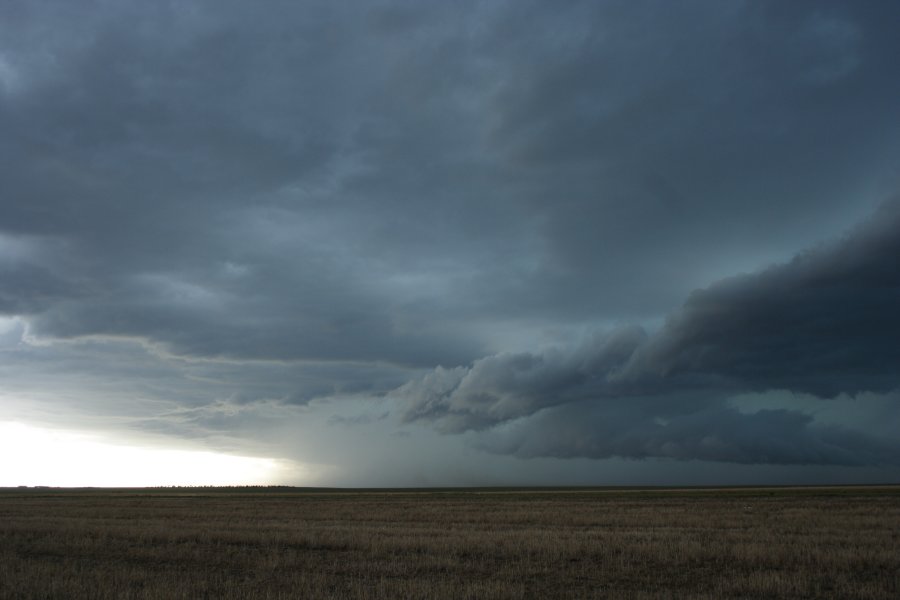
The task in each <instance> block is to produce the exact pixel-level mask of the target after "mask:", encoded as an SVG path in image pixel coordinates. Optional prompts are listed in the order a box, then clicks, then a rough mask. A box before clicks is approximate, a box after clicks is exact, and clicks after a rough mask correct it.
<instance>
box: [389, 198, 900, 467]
mask: <svg viewBox="0 0 900 600" xmlns="http://www.w3.org/2000/svg"><path fill="white" fill-rule="evenodd" d="M897 256H900V201H896V200H895V201H892V202H889V203H886V204H885V205H884V206H882V207H881V209H880V210H879V211H878V212H877V213H876V214H875V215H874V216H873V217H872V218H871V219H870V220H869V221H868V222H867V223H865V224H864V225H862V226H859V227H857V228H856V229H854V230H853V231H852V232H850V233H849V234H848V235H847V236H846V237H845V238H844V239H842V240H840V241H839V242H836V243H833V244H830V245H822V246H820V247H817V248H815V249H812V250H809V251H807V252H804V253H802V254H800V255H798V256H797V257H795V258H794V259H793V260H792V261H790V262H788V263H786V264H781V265H775V266H771V267H769V268H767V269H766V270H764V271H761V272H758V273H754V274H747V275H739V276H734V277H731V278H728V279H725V280H722V281H719V282H717V283H715V284H713V285H711V286H709V287H708V288H705V289H702V290H698V291H696V292H694V293H693V294H691V295H690V296H689V298H688V299H687V301H686V302H685V303H684V305H683V306H682V307H681V308H679V309H678V310H676V311H675V312H674V313H673V314H672V315H670V316H669V317H668V319H667V320H666V322H665V324H664V325H663V327H662V328H661V329H660V330H659V331H657V332H656V333H654V334H653V335H647V334H645V333H644V332H643V330H641V329H639V328H625V329H619V330H617V331H614V332H613V333H612V334H610V335H606V336H594V337H593V338H592V339H591V340H590V341H589V342H587V343H584V344H582V345H580V346H578V347H576V348H574V349H570V350H567V351H566V350H560V349H551V350H547V351H545V352H542V353H519V354H509V353H507V354H498V355H494V356H489V357H485V358H482V359H479V360H477V361H475V362H474V363H473V364H472V366H471V367H457V368H455V369H444V368H441V367H438V368H437V369H435V370H434V371H433V372H431V373H429V374H427V375H425V376H424V377H422V378H420V379H417V380H414V381H411V382H409V383H407V384H405V385H404V386H402V387H401V388H399V389H398V390H397V392H396V395H397V396H398V397H401V398H403V399H404V400H405V402H406V403H407V407H406V409H405V412H404V419H405V420H406V421H407V422H414V421H432V422H434V423H435V424H436V425H437V427H438V429H440V430H442V431H444V432H462V431H466V430H484V429H488V428H491V427H496V426H498V425H502V424H505V423H507V422H513V421H516V420H518V419H522V418H527V417H531V416H532V415H535V414H537V413H539V412H541V411H543V410H545V409H550V410H551V414H550V415H544V416H541V417H540V418H537V419H532V420H531V421H530V424H529V425H526V426H524V427H525V428H527V430H528V432H529V433H528V436H525V435H524V434H522V433H521V432H519V435H518V437H517V438H515V440H514V441H509V440H507V441H506V442H505V444H506V445H505V446H504V445H502V444H501V445H499V446H496V447H497V448H505V449H506V450H508V451H511V452H514V453H516V454H519V455H524V456H532V455H534V456H588V457H609V456H622V457H628V458H644V457H648V456H661V457H671V458H679V459H700V460H722V461H731V462H748V463H752V462H771V463H802V464H807V463H810V464H817V463H828V464H856V463H857V462H860V463H865V464H868V463H869V462H871V461H874V462H875V463H880V462H891V463H896V462H897V460H898V458H900V454H898V450H900V445H898V444H896V443H887V442H878V441H877V440H872V439H868V438H867V437H866V436H865V435H863V434H859V433H854V432H851V431H849V430H843V429H841V428H839V427H827V428H824V427H817V426H815V425H814V424H813V418H812V417H810V416H809V415H806V414H803V413H799V412H796V411H789V410H764V411H759V412H756V413H754V414H744V413H741V412H739V411H737V410H735V409H733V408H730V407H728V405H727V402H726V399H727V396H728V395H729V394H735V393H740V392H747V391H767V390H789V391H791V392H797V393H806V394H814V395H818V396H820V397H825V398H828V397H834V396H837V395H839V394H849V395H853V394H857V393H859V392H879V393H883V392H888V391H891V390H894V389H897V388H898V387H900V368H898V365H900V348H898V346H897V343H896V340H897V339H900V318H898V314H897V306H900V270H898V269H897V266H896V265H897ZM562 405H567V408H565V409H561V410H554V409H556V408H557V407H560V406H562ZM571 406H578V407H579V408H578V410H575V409H573V408H572V407H571ZM520 429H521V428H520Z"/></svg>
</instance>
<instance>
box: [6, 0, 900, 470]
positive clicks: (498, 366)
mask: <svg viewBox="0 0 900 600" xmlns="http://www.w3.org/2000/svg"><path fill="white" fill-rule="evenodd" d="M898 24H900V3H896V2H887V1H885V2H850V1H847V2H827V1H818V0H817V1H815V2H803V1H794V2H783V1H781V0H772V1H766V0H754V1H747V2H742V1H738V0H733V1H732V0H728V1H718V0H706V1H698V2H691V1H686V2H670V1H668V0H659V1H652V0H642V1H638V2H635V1H633V0H628V1H624V0H623V1H614V0H609V1H603V2H594V1H590V2H566V3H551V2H545V3H538V2H522V1H508V2H465V1H461V2H421V1H415V2H413V1H410V2H370V1H366V2H326V1H322V2H316V1H304V2H294V1H290V2H288V1H284V2H278V1H266V2H252V3H248V2H238V1H236V0H235V1H224V0H210V1H208V2H205V1H195V0H172V1H170V2H166V1H159V2H144V1H138V0H133V1H123V0H115V1H113V0H108V1H79V2H71V1H67V0H66V1H64V0H58V1H39V0H28V1H26V0H10V1H6V2H3V3H2V4H0V421H4V422H16V423H20V424H26V425H30V426H34V427H46V428H59V429H65V430H67V431H75V432H88V433H90V434H91V435H96V436H101V437H104V436H105V437H104V439H108V440H112V441H115V442H117V443H123V444H131V445H141V446H145V447H157V448H193V449H205V450H209V451H214V452H225V453H233V454H237V455H241V456H253V457H264V458H271V459H275V460H279V461H283V464H290V465H294V466H296V467H297V470H295V471H291V473H293V474H290V473H288V471H285V473H284V474H283V475H282V476H280V479H279V480H278V481H277V482H278V483H297V484H309V485H346V486H353V485H365V486H371V485H385V486H387V485H468V484H478V485H485V484H605V483H610V484H629V483H640V484H653V483H658V484H673V483H684V484H706V483H763V482H769V483H790V482H796V483H810V482H822V483H827V482H866V481H869V482H885V481H893V482H898V481H900V437H898V435H897V431H900V310H898V307H900V258H898V257H900V111H898V107H900V78H898V77H897V76H896V69H897V57H898V55H900V38H898V36H897V26H898ZM0 468H2V466H0ZM301 472H302V473H303V475H302V476H301V475H298V474H297V473H301ZM273 482H275V481H273ZM50 483H52V482H50Z"/></svg>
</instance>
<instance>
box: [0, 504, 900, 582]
mask: <svg viewBox="0 0 900 600" xmlns="http://www.w3.org/2000/svg"><path fill="white" fill-rule="evenodd" d="M605 597H610V598H620V597H623V598H695V597H696V598H772V597H783V598H885V599H888V598H889V599H896V598H900V488H898V487H882V488H867V487H861V488H798V489H784V488H781V489H778V488H771V489H764V488H760V489H725V490H478V491H475V490H447V491H394V492H390V491H352V492H350V491H345V492H341V491H327V490H324V491H307V492H304V491H293V490H285V489H275V490H202V489H200V490H147V491H137V490H133V491H129V490H82V491H71V490H70V491H65V490H6V491H2V492H0V598H160V599H162V598H166V599H169V598H605Z"/></svg>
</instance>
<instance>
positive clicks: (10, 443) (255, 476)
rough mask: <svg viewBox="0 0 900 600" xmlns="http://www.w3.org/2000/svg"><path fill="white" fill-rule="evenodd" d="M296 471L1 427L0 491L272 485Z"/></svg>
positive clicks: (275, 463) (267, 461) (276, 464)
mask: <svg viewBox="0 0 900 600" xmlns="http://www.w3.org/2000/svg"><path fill="white" fill-rule="evenodd" d="M297 470H298V465H293V464H289V461H283V460H277V459H272V458H256V457H249V456H234V455H230V454H222V453H217V452H209V451H198V450H169V449H163V448H153V447H146V446H144V447H142V446H133V445H122V444H115V443H110V442H105V441H100V440H97V439H95V438H93V437H91V436H89V435H85V434H83V433H75V432H71V431H62V430H55V429H44V428H40V427H34V426H31V425H24V424H22V423H18V422H0V487H16V486H20V485H27V486H37V485H40V486H50V487H152V486H171V485H182V486H194V485H276V484H279V483H283V482H284V479H285V477H286V475H287V474H288V472H291V474H295V473H296V472H297Z"/></svg>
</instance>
